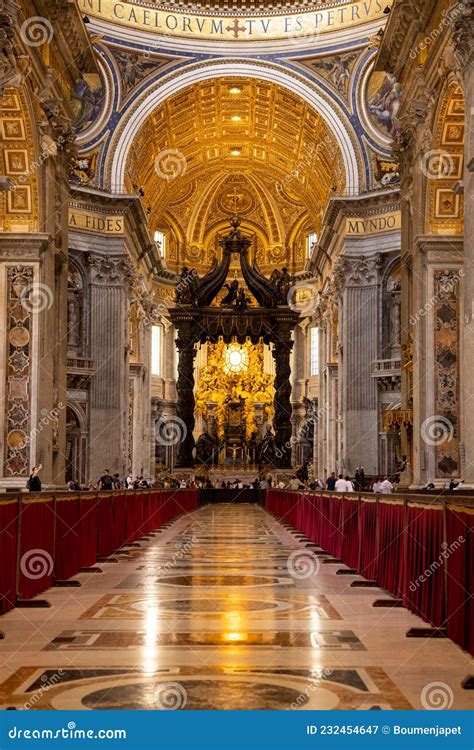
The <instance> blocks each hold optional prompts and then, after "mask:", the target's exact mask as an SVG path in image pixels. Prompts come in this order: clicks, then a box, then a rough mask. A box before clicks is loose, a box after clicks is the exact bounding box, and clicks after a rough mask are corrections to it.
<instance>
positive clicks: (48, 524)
mask: <svg viewBox="0 0 474 750" xmlns="http://www.w3.org/2000/svg"><path fill="white" fill-rule="evenodd" d="M19 514H20V516H19V526H20V529H19V533H20V544H19V564H18V568H17V594H18V597H19V598H20V599H32V598H33V597H34V596H36V595H37V594H41V593H42V592H43V591H46V589H48V588H49V587H50V586H51V585H52V583H53V567H54V525H55V523H54V522H55V514H54V498H53V497H44V498H43V497H33V498H28V499H26V500H23V499H22V500H20V511H19Z"/></svg>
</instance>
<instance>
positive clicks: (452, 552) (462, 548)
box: [446, 507, 474, 654]
mask: <svg viewBox="0 0 474 750" xmlns="http://www.w3.org/2000/svg"><path fill="white" fill-rule="evenodd" d="M446 544H447V547H446V559H447V580H446V585H447V628H448V636H449V637H450V638H452V639H453V641H456V643H459V645H460V646H462V648H464V649H466V651H469V652H470V653H471V654H473V653H474V599H473V597H472V591H473V588H474V512H473V511H472V510H471V509H469V510H468V509H467V508H466V510H463V509H456V508H450V507H448V509H447V510H446Z"/></svg>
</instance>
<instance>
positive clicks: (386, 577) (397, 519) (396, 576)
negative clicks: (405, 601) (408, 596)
mask: <svg viewBox="0 0 474 750" xmlns="http://www.w3.org/2000/svg"><path fill="white" fill-rule="evenodd" d="M378 513H379V539H380V541H379V556H378V564H377V576H376V580H377V582H378V583H379V584H380V586H382V588H384V589H386V590H387V591H391V592H392V594H394V596H397V597H400V596H402V592H403V584H404V569H405V559H404V555H403V540H404V529H405V506H404V503H403V502H402V503H398V504H395V503H394V502H384V501H381V502H380V503H379V506H378Z"/></svg>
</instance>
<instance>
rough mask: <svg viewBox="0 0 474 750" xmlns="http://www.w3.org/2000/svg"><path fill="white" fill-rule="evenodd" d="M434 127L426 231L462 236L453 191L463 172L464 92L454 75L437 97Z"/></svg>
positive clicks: (460, 202) (460, 207)
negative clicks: (437, 103)
mask: <svg viewBox="0 0 474 750" xmlns="http://www.w3.org/2000/svg"><path fill="white" fill-rule="evenodd" d="M438 101H439V106H438V107H437V108H436V113H435V117H434V124H433V140H432V144H431V151H430V152H429V157H428V158H427V159H426V163H425V171H426V175H427V187H428V189H427V191H426V201H427V205H426V217H427V218H426V230H427V232H431V231H434V232H435V233H436V234H442V233H444V232H447V233H449V234H452V233H453V231H454V233H455V234H458V235H462V234H463V231H464V228H463V219H464V216H463V214H464V198H463V195H462V194H460V193H459V192H455V191H454V187H455V185H456V183H457V182H460V181H462V179H463V173H464V136H465V134H464V127H465V99H464V91H463V89H462V87H461V86H460V85H459V83H458V82H457V81H456V80H455V78H454V76H450V77H449V78H448V80H447V81H446V82H445V85H444V86H443V89H442V91H441V92H440V94H439V98H438Z"/></svg>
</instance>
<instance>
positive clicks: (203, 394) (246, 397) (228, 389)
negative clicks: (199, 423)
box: [196, 340, 275, 438]
mask: <svg viewBox="0 0 474 750" xmlns="http://www.w3.org/2000/svg"><path fill="white" fill-rule="evenodd" d="M236 352H238V353H239V354H240V356H241V357H242V359H243V362H244V363H245V365H244V366H243V367H240V368H234V371H232V369H233V368H232V367H229V366H228V365H229V363H230V360H231V357H232V353H236ZM226 366H227V372H226ZM223 373H224V374H223ZM274 393H275V392H274V388H273V377H272V376H271V375H268V374H267V373H266V372H265V369H264V346H263V344H257V345H254V344H252V343H251V342H249V341H248V342H246V343H244V344H242V345H239V344H237V343H233V344H230V345H226V344H225V343H224V341H222V340H221V341H219V342H218V343H217V344H209V345H208V361H207V365H206V366H205V367H204V368H203V369H202V371H201V377H200V380H199V385H198V391H197V396H196V409H197V412H198V414H202V415H203V416H204V417H205V418H208V415H209V405H210V404H216V418H217V434H218V437H219V438H223V437H224V431H225V423H226V420H227V417H228V409H229V405H230V404H231V403H236V402H238V401H239V400H240V399H242V401H243V404H244V418H245V430H246V436H247V438H250V437H251V436H252V434H253V433H254V432H256V431H257V424H256V421H255V412H256V407H257V405H259V406H262V407H263V411H264V414H265V418H266V419H267V420H271V419H273V400H274Z"/></svg>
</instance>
